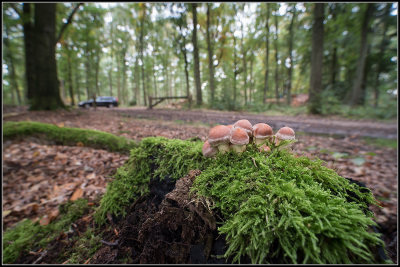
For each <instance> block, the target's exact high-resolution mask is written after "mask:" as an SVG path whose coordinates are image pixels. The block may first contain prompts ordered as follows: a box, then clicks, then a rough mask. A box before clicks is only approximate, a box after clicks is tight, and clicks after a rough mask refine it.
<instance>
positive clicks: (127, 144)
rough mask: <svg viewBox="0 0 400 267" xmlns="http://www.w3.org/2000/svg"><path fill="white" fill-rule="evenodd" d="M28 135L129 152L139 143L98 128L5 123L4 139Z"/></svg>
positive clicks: (29, 122) (71, 143)
mask: <svg viewBox="0 0 400 267" xmlns="http://www.w3.org/2000/svg"><path fill="white" fill-rule="evenodd" d="M27 136H33V137H39V138H41V137H43V136H45V139H46V140H50V141H54V142H56V143H58V144H62V145H77V143H79V142H81V143H82V144H83V145H84V146H87V147H93V148H99V149H105V150H108V151H113V152H123V153H129V151H130V149H131V148H133V147H135V146H136V145H137V144H136V142H135V141H133V140H130V139H127V138H125V137H120V136H115V135H113V134H110V133H106V132H102V131H97V130H89V129H80V128H70V127H58V126H56V125H54V124H48V123H41V122H32V121H21V122H11V121H9V122H5V123H4V124H3V140H8V139H13V138H24V137H27Z"/></svg>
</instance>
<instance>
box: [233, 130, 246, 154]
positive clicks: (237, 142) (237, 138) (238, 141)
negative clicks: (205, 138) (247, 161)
mask: <svg viewBox="0 0 400 267" xmlns="http://www.w3.org/2000/svg"><path fill="white" fill-rule="evenodd" d="M230 141H231V143H232V149H233V150H234V151H236V152H237V153H242V152H244V151H245V150H246V145H247V144H248V143H249V135H248V134H247V132H246V131H245V130H244V129H243V128H235V127H234V128H232V131H231V137H230Z"/></svg>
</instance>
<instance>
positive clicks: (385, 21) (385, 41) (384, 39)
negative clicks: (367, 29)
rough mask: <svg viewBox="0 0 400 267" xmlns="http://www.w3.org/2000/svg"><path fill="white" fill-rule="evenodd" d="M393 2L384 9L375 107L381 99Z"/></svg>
mask: <svg viewBox="0 0 400 267" xmlns="http://www.w3.org/2000/svg"><path fill="white" fill-rule="evenodd" d="M391 5H392V3H388V4H386V6H385V8H384V11H383V19H382V20H383V33H382V40H381V43H380V45H379V54H378V55H379V56H378V64H377V69H376V72H375V80H374V107H377V106H378V101H379V84H380V81H379V76H380V74H381V72H382V70H383V68H384V60H383V58H384V53H385V49H386V47H387V45H388V43H389V40H388V38H387V30H388V27H389V22H388V18H389V16H390V9H391Z"/></svg>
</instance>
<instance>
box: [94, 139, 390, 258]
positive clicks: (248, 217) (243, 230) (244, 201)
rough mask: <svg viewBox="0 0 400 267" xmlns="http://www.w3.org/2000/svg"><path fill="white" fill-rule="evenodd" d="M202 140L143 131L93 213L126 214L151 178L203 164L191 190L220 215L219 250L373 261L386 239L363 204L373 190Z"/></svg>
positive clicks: (312, 166) (294, 161) (303, 163)
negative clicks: (222, 242)
mask: <svg viewBox="0 0 400 267" xmlns="http://www.w3.org/2000/svg"><path fill="white" fill-rule="evenodd" d="M201 148H202V142H201V141H182V140H174V139H166V138H162V137H150V138H144V139H143V140H142V142H141V143H140V144H139V146H138V147H137V148H134V149H132V150H131V156H130V159H129V161H127V163H126V164H125V165H124V166H123V167H121V168H120V169H119V170H118V172H117V174H116V176H115V179H114V180H113V182H111V183H110V184H109V185H108V187H107V191H106V193H105V195H104V197H103V198H102V200H101V205H100V207H99V209H98V210H97V212H96V214H95V219H96V221H97V222H98V223H100V224H102V223H105V221H106V217H107V213H110V214H114V215H122V216H125V215H126V213H125V209H126V207H128V206H129V205H130V204H131V203H132V202H133V201H134V200H135V199H137V198H138V197H139V196H142V195H145V194H146V193H148V183H149V181H150V179H151V178H156V179H157V178H158V179H163V178H165V177H166V176H169V177H171V178H173V179H175V180H176V179H179V178H181V177H183V176H185V175H186V174H187V173H188V171H189V170H191V169H200V170H201V171H202V173H201V174H200V175H199V176H198V177H196V180H195V182H194V184H193V186H192V191H193V192H196V194H197V195H198V196H203V197H206V198H207V199H208V200H209V203H212V207H211V208H212V209H214V210H215V211H219V213H220V214H222V216H223V219H222V221H221V222H220V227H219V228H218V230H219V232H220V233H221V234H226V238H227V243H228V250H227V251H226V253H225V255H224V257H226V258H228V257H230V258H232V259H233V261H234V262H240V258H241V257H242V256H245V255H247V256H249V257H250V259H251V261H252V262H253V263H275V262H278V263H335V264H340V263H376V262H379V259H377V258H375V254H374V253H373V252H372V251H374V248H376V247H377V246H379V245H381V246H383V245H384V243H383V241H382V240H381V239H380V236H379V234H377V233H375V232H373V231H372V230H371V226H376V223H375V222H374V221H373V213H372V212H371V211H369V210H368V205H370V204H374V205H377V202H376V200H375V198H374V196H373V195H372V193H371V191H370V190H369V189H366V188H361V187H359V186H358V185H357V184H355V183H350V182H349V180H347V179H345V178H343V177H341V176H339V175H338V174H337V173H336V172H335V171H334V170H332V169H329V168H327V167H325V166H324V162H323V161H321V160H318V159H316V160H312V159H309V158H307V157H296V156H294V155H293V154H292V153H290V152H289V151H288V150H285V149H283V150H282V149H280V150H278V149H275V150H273V152H272V153H271V154H269V155H267V154H263V153H260V152H258V150H257V149H256V148H255V147H253V146H248V148H247V151H245V152H244V153H243V154H241V155H237V154H235V153H233V152H230V153H227V154H224V155H221V154H219V155H218V156H217V157H216V158H213V159H209V158H204V157H203V156H202V153H201Z"/></svg>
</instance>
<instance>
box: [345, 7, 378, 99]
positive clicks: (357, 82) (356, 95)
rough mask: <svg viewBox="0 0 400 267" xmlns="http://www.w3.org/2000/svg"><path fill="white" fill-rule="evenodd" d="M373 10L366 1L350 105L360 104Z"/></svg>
mask: <svg viewBox="0 0 400 267" xmlns="http://www.w3.org/2000/svg"><path fill="white" fill-rule="evenodd" d="M373 11H374V4H373V3H368V4H367V8H366V10H365V13H364V17H363V20H362V24H361V43H360V53H359V57H358V62H357V68H356V76H355V78H354V82H353V88H352V94H351V98H350V105H351V106H355V105H360V104H362V99H363V96H362V88H361V87H362V81H363V79H364V73H365V72H364V70H365V67H366V60H367V56H368V29H369V22H370V19H371V17H372V14H373Z"/></svg>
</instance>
